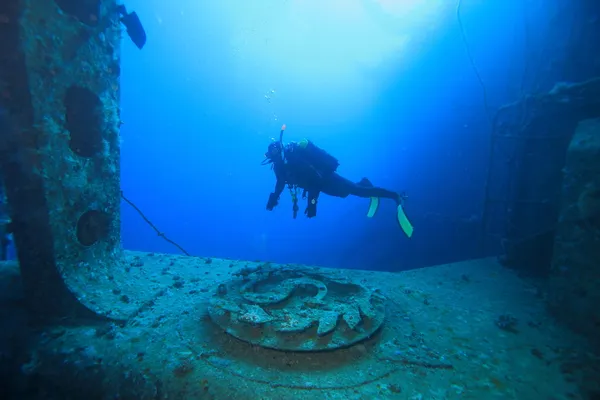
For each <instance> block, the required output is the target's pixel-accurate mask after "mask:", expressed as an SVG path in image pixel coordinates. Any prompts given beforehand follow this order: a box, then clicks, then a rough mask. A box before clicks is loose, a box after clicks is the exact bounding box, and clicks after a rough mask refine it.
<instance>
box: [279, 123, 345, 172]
mask: <svg viewBox="0 0 600 400" xmlns="http://www.w3.org/2000/svg"><path fill="white" fill-rule="evenodd" d="M285 128H286V126H285V125H283V126H282V127H281V131H280V132H279V142H280V143H281V148H282V151H283V152H284V153H283V157H284V159H286V157H289V158H295V159H301V160H302V161H303V162H305V163H307V164H310V165H311V166H312V167H313V168H315V169H316V170H317V171H318V172H319V173H320V174H321V175H327V174H331V173H334V172H335V171H336V170H337V168H338V167H339V165H340V163H339V161H338V159H337V158H335V157H334V156H332V155H331V154H329V153H328V152H326V151H325V150H323V149H322V148H320V147H318V146H317V145H315V144H314V143H313V142H311V141H310V140H308V139H302V140H301V141H300V142H298V143H295V144H294V145H293V146H292V147H291V149H290V150H288V151H285V146H284V145H283V133H284V132H285ZM287 153H295V154H287Z"/></svg>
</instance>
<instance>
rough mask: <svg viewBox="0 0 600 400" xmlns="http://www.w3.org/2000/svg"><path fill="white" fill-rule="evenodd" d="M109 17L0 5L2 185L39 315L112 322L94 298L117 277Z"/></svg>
mask: <svg viewBox="0 0 600 400" xmlns="http://www.w3.org/2000/svg"><path fill="white" fill-rule="evenodd" d="M115 9H116V1H115V0H105V1H100V0H86V1H84V0H48V1H38V0H4V1H2V3H1V4H0V74H1V75H0V101H1V105H2V106H3V107H4V108H5V109H7V110H8V114H9V119H10V122H11V123H10V129H7V130H6V131H5V132H2V140H1V147H2V173H3V175H4V180H5V186H6V191H7V199H8V202H9V207H10V208H11V216H12V219H13V223H14V224H13V225H14V239H15V244H16V247H17V254H18V258H19V263H20V267H21V273H22V277H23V283H24V287H25V290H26V294H27V297H28V299H29V300H30V304H31V306H32V307H33V308H34V309H35V310H37V311H40V312H43V313H44V314H45V315H48V314H51V315H56V316H76V315H77V316H80V315H88V316H90V315H98V314H100V315H104V316H108V317H119V315H117V314H119V312H115V311H114V310H112V308H113V307H112V303H111V302H109V301H108V299H107V298H106V296H104V295H103V294H105V293H104V292H105V291H106V290H107V288H110V287H111V286H115V285H118V284H117V283H116V282H118V281H120V280H119V273H120V271H121V270H122V268H120V264H121V249H120V209H119V207H120V181H119V127H120V118H119V72H120V65H119V63H120V26H119V16H118V14H117V13H116V12H115ZM121 281H122V280H121ZM100 287H103V290H100V289H97V290H95V289H94V288H100ZM108 290H110V289H108Z"/></svg>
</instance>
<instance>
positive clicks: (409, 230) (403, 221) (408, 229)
mask: <svg viewBox="0 0 600 400" xmlns="http://www.w3.org/2000/svg"><path fill="white" fill-rule="evenodd" d="M396 218H397V219H398V223H399V224H400V228H402V230H403V231H404V233H405V234H406V236H408V237H411V236H412V234H413V226H412V225H411V223H410V221H409V220H408V218H406V214H404V209H403V208H402V204H400V205H398V213H397V215H396Z"/></svg>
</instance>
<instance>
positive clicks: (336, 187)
mask: <svg viewBox="0 0 600 400" xmlns="http://www.w3.org/2000/svg"><path fill="white" fill-rule="evenodd" d="M321 186H322V187H321V192H323V193H325V194H327V195H329V196H335V197H348V196H350V195H353V196H357V197H364V198H369V197H378V198H382V199H392V200H394V201H396V203H398V204H400V201H401V200H402V196H400V194H398V193H396V192H392V191H390V190H387V189H383V188H380V187H376V186H373V185H372V184H371V182H369V180H368V179H366V178H363V179H362V180H361V181H360V182H352V181H351V180H349V179H346V178H344V177H343V176H341V175H339V174H337V173H333V174H331V175H330V176H328V177H327V178H324V179H323V181H322V184H321Z"/></svg>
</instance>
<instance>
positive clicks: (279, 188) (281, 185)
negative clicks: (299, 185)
mask: <svg viewBox="0 0 600 400" xmlns="http://www.w3.org/2000/svg"><path fill="white" fill-rule="evenodd" d="M283 189H285V181H284V180H283V179H279V178H278V179H277V182H276V183H275V190H274V191H273V193H271V194H270V195H269V201H268V202H267V210H269V211H272V210H273V208H275V206H276V205H277V203H278V202H279V196H281V192H283Z"/></svg>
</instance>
